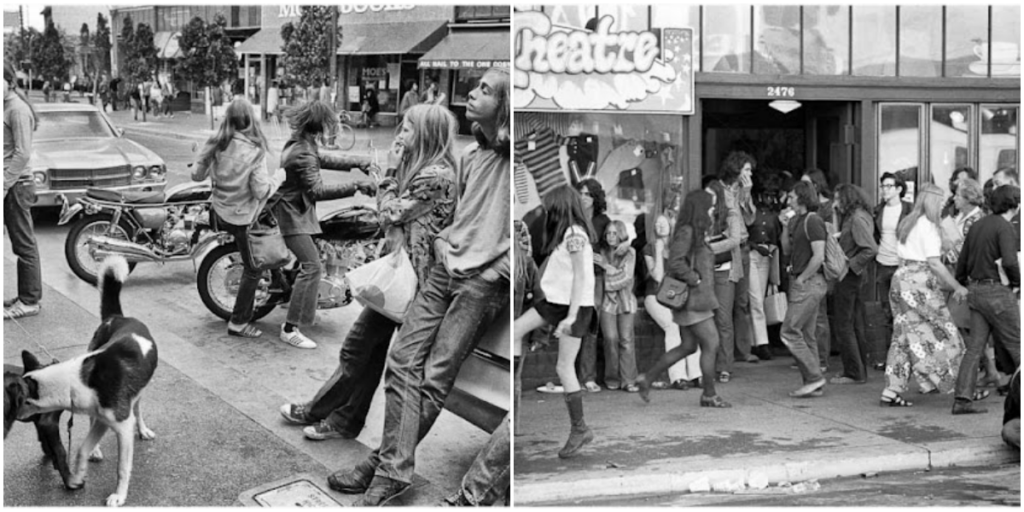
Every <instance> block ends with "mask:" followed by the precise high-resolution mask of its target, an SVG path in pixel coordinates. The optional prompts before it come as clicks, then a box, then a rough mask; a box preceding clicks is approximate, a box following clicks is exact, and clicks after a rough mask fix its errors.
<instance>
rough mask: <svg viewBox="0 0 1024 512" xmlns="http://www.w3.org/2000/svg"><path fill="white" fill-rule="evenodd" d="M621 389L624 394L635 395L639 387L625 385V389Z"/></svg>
mask: <svg viewBox="0 0 1024 512" xmlns="http://www.w3.org/2000/svg"><path fill="white" fill-rule="evenodd" d="M623 389H624V390H625V391H626V393H636V392H638V391H640V387H639V386H637V385H636V384H626V387H625V388H623Z"/></svg>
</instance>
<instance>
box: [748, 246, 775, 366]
mask: <svg viewBox="0 0 1024 512" xmlns="http://www.w3.org/2000/svg"><path fill="white" fill-rule="evenodd" d="M771 264H772V258H771V256H761V253H759V252H757V251H751V253H750V266H749V267H747V268H748V269H750V275H749V277H750V279H749V280H748V283H749V286H748V293H747V295H748V296H749V297H750V323H751V326H752V329H751V330H752V333H753V335H754V346H755V347H760V346H762V345H767V344H768V322H767V321H766V320H765V317H764V296H765V294H766V293H767V292H768V274H769V272H770V267H771Z"/></svg>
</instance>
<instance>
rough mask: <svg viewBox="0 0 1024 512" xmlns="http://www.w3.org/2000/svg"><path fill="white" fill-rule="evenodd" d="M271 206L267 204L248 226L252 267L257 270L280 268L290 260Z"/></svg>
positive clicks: (275, 202)
mask: <svg viewBox="0 0 1024 512" xmlns="http://www.w3.org/2000/svg"><path fill="white" fill-rule="evenodd" d="M278 201H280V199H278ZM278 201H274V203H273V205H270V204H267V205H265V206H264V207H263V208H262V209H261V210H260V213H259V214H257V215H256V219H255V220H253V221H252V224H250V225H249V230H248V233H247V234H248V237H247V241H248V243H249V258H250V259H251V263H252V267H253V268H255V269H258V270H273V269H277V268H281V267H283V266H285V265H287V264H288V262H289V261H290V260H291V257H292V256H291V253H290V252H289V251H288V246H287V245H285V243H284V236H283V235H282V234H281V228H280V227H279V226H278V223H277V217H274V212H273V206H276V205H277V203H278Z"/></svg>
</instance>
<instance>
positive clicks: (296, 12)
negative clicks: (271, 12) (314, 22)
mask: <svg viewBox="0 0 1024 512" xmlns="http://www.w3.org/2000/svg"><path fill="white" fill-rule="evenodd" d="M301 7H302V6H301V5H282V6H281V8H280V9H279V10H278V12H277V17H278V18H297V17H299V16H302V10H301V9H300V8H301ZM415 7H416V6H415V5H346V4H341V5H339V6H338V14H353V13H355V14H362V13H364V12H384V11H409V10H412V9H413V8H415Z"/></svg>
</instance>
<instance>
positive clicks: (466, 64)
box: [419, 59, 508, 69]
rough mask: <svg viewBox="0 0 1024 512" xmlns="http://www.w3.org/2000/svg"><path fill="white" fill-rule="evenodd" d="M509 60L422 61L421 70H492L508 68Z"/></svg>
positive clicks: (420, 62)
mask: <svg viewBox="0 0 1024 512" xmlns="http://www.w3.org/2000/svg"><path fill="white" fill-rule="evenodd" d="M507 67H508V61H507V60H457V59H448V60H420V61H419V68H421V69H490V68H507Z"/></svg>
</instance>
